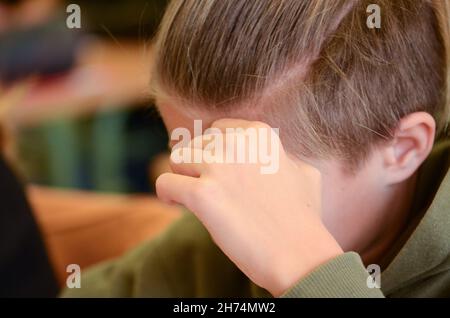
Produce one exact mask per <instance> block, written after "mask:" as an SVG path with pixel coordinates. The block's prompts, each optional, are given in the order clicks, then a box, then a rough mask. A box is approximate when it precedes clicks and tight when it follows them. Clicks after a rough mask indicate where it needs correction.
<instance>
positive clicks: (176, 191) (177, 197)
mask: <svg viewBox="0 0 450 318" xmlns="http://www.w3.org/2000/svg"><path fill="white" fill-rule="evenodd" d="M197 180H198V179H197V178H193V177H188V176H183V175H180V174H175V173H164V174H162V175H160V176H159V177H158V179H156V185H155V187H156V195H157V196H158V198H159V199H160V200H162V201H164V202H166V203H176V204H181V205H184V206H185V207H187V208H190V207H189V205H190V204H189V202H190V201H191V200H189V199H190V197H191V193H190V192H191V191H192V189H194V188H195V186H196V185H197Z"/></svg>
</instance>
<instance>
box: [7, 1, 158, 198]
mask: <svg viewBox="0 0 450 318" xmlns="http://www.w3.org/2000/svg"><path fill="white" fill-rule="evenodd" d="M166 2H167V1H166V0H134V1H125V0H115V1H107V0H97V1H88V0H84V1H77V2H76V4H77V5H79V7H80V9H81V12H80V13H81V15H80V16H81V28H80V29H76V28H75V29H71V28H68V26H67V25H66V19H67V18H68V16H69V15H70V13H69V12H66V8H67V6H68V5H69V4H70V3H73V2H72V1H58V0H15V1H12V0H0V92H1V91H2V90H3V91H8V92H12V93H10V94H7V96H8V95H12V96H13V97H12V99H13V100H12V101H11V100H10V101H8V106H7V108H8V111H7V112H6V111H4V112H6V115H5V116H4V119H3V122H5V124H4V126H5V127H6V128H8V129H9V130H10V131H12V132H13V133H12V139H13V144H14V147H15V150H14V152H15V154H16V158H17V164H18V166H19V169H20V170H21V171H22V172H23V175H24V176H25V178H26V179H27V180H28V181H31V182H33V183H36V184H41V185H46V186H54V187H64V188H76V189H85V190H96V191H104V192H125V193H135V192H149V191H152V190H153V186H152V182H151V181H152V180H149V169H150V170H151V169H152V168H151V162H152V161H153V159H154V158H155V157H156V156H158V155H159V154H160V153H162V152H164V151H165V150H166V145H167V135H166V133H165V129H164V126H163V124H162V122H161V120H160V118H159V116H158V114H157V112H156V111H155V110H154V109H153V105H152V104H151V101H150V99H149V98H148V92H149V87H148V84H149V81H150V80H149V70H150V63H151V40H152V38H153V36H154V35H155V33H156V31H157V26H158V24H159V21H160V19H161V17H162V14H163V11H164V8H165V5H166ZM2 87H3V89H2ZM0 98H1V97H0ZM10 99H11V98H10ZM0 101H1V99H0ZM150 174H153V172H151V173H150Z"/></svg>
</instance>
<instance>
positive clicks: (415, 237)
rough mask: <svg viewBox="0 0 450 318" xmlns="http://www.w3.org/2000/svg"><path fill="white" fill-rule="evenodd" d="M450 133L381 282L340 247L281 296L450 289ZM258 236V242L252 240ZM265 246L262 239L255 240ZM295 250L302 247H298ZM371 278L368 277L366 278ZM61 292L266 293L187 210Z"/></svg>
mask: <svg viewBox="0 0 450 318" xmlns="http://www.w3.org/2000/svg"><path fill="white" fill-rule="evenodd" d="M449 166H450V140H447V141H445V142H441V143H439V144H438V145H437V146H435V148H434V150H433V153H432V155H431V156H430V157H429V159H428V160H427V161H426V163H425V164H424V165H423V166H422V167H421V169H420V173H419V176H418V186H417V190H416V195H415V202H414V211H412V212H413V215H414V217H413V218H412V219H411V221H410V226H409V229H407V230H405V231H404V234H403V236H402V237H400V238H398V242H397V243H396V244H394V246H392V250H391V251H390V252H389V253H387V255H386V260H387V263H386V264H388V265H387V266H385V267H382V273H381V289H377V288H369V287H368V284H367V281H368V278H369V276H368V272H367V270H366V268H365V266H364V265H363V263H362V261H361V258H360V257H359V255H358V254H356V253H354V252H347V253H345V254H343V255H341V256H338V257H336V258H335V259H333V260H331V261H329V262H328V263H326V264H324V265H322V266H320V267H318V268H317V269H316V270H314V271H313V272H312V273H310V274H309V275H308V276H306V277H304V278H303V279H301V280H300V281H299V282H297V284H296V285H295V286H293V287H292V288H291V289H290V290H289V291H287V292H286V293H285V294H284V295H283V297H383V296H387V297H445V296H447V297H449V296H450V173H449ZM255 244H258V242H255ZM261 248H264V247H261ZM299 257H301V255H299ZM369 280H370V279H369ZM63 296H66V297H132V296H135V297H270V294H269V293H268V292H267V291H265V290H264V289H262V288H260V287H258V286H256V285H255V284H253V283H252V282H251V281H250V280H249V279H248V278H247V277H246V276H245V275H244V274H243V273H242V272H241V271H240V270H239V269H238V268H237V267H236V266H235V265H234V264H233V263H232V262H231V261H230V260H229V259H228V258H227V257H226V256H225V255H224V254H223V253H222V252H221V251H220V249H219V248H218V247H217V246H216V245H215V244H214V243H213V242H212V240H211V238H210V236H209V234H208V232H207V231H206V230H205V228H204V227H203V226H202V225H201V223H200V222H199V221H198V220H197V219H196V218H195V217H194V216H193V215H192V214H190V213H186V215H185V216H184V217H183V218H182V219H181V220H179V221H178V222H176V224H174V225H173V226H171V227H170V229H169V230H168V231H166V232H165V233H164V234H163V235H161V236H159V237H158V238H156V239H154V240H152V241H150V242H146V243H144V244H142V245H141V246H140V247H138V248H136V249H134V250H132V251H131V252H129V253H128V254H127V255H125V256H123V257H121V258H119V259H116V260H114V261H109V262H106V263H103V264H101V265H98V266H96V267H94V268H92V269H90V270H86V272H85V273H83V275H82V278H81V288H80V289H66V290H65V291H64V292H63Z"/></svg>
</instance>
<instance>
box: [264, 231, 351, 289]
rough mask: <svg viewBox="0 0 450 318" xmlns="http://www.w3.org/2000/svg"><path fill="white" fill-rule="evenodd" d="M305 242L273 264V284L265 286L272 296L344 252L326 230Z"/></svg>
mask: <svg viewBox="0 0 450 318" xmlns="http://www.w3.org/2000/svg"><path fill="white" fill-rule="evenodd" d="M325 231H326V230H325ZM311 242H313V243H311ZM306 244H307V246H306V245H305V243H302V245H303V246H304V247H302V248H301V251H298V249H297V253H286V254H287V255H288V256H289V257H287V258H286V260H285V261H284V262H281V264H279V265H278V266H275V268H274V273H273V276H272V277H273V280H272V281H273V284H272V285H271V286H269V287H268V288H267V290H268V291H269V292H270V293H271V294H272V295H273V296H274V297H279V296H281V295H283V294H284V293H286V292H287V291H288V290H289V289H290V288H291V287H293V286H294V285H295V284H296V283H297V282H299V281H300V280H301V279H302V278H304V277H306V276H307V275H308V274H310V273H311V272H313V271H314V270H315V269H316V268H318V267H319V266H321V265H322V264H325V263H327V262H329V261H330V260H332V259H334V258H336V257H338V256H339V255H342V254H343V253H344V251H343V250H342V248H341V247H340V246H339V244H338V243H337V242H336V240H335V239H334V238H333V237H332V236H331V234H330V233H329V232H328V231H326V232H325V233H324V234H323V235H321V237H316V238H314V239H312V240H309V242H308V243H306ZM280 259H281V258H280Z"/></svg>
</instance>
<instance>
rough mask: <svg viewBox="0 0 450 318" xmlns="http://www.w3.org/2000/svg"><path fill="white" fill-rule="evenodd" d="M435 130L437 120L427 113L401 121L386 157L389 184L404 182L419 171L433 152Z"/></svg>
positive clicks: (416, 114) (419, 113)
mask: <svg viewBox="0 0 450 318" xmlns="http://www.w3.org/2000/svg"><path fill="white" fill-rule="evenodd" d="M435 130H436V123H435V120H434V118H433V117H432V116H431V115H430V114H428V113H426V112H416V113H412V114H410V115H408V116H405V117H404V118H402V119H401V120H400V122H399V125H398V126H397V128H396V130H395V132H394V136H393V139H392V141H391V143H390V144H389V146H388V147H386V151H385V156H384V159H385V160H384V163H385V167H386V168H387V173H388V182H389V183H391V184H393V183H398V182H402V181H404V180H406V179H408V178H409V177H410V176H412V175H413V174H414V173H415V172H416V171H417V169H418V168H419V167H420V165H421V164H422V163H423V162H424V161H425V159H426V158H427V157H428V155H429V154H430V152H431V149H432V147H433V144H434V137H435Z"/></svg>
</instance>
